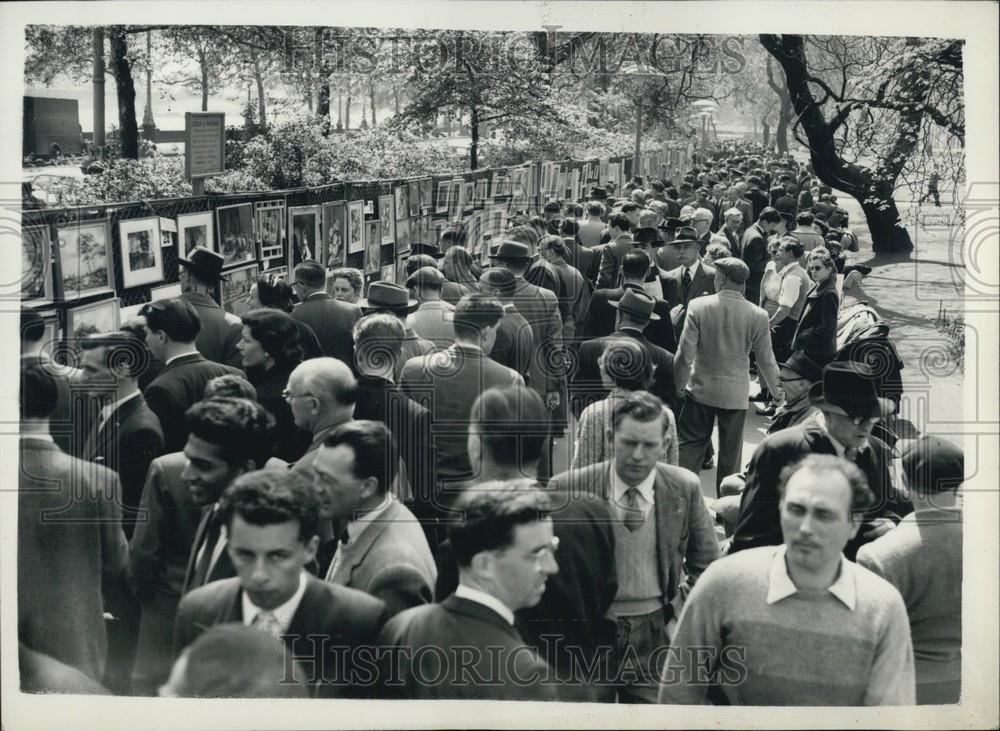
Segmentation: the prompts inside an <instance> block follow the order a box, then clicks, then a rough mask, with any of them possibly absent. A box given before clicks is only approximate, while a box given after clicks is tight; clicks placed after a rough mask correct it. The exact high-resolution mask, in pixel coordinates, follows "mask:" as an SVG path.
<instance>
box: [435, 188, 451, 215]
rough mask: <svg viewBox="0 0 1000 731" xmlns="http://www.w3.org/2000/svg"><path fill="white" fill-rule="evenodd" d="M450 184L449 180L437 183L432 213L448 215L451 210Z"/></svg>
mask: <svg viewBox="0 0 1000 731" xmlns="http://www.w3.org/2000/svg"><path fill="white" fill-rule="evenodd" d="M451 189H452V184H451V181H450V180H442V181H441V182H440V183H438V190H437V203H436V205H435V206H434V213H448V211H449V210H450V209H451V207H452V204H451V196H452V190H451Z"/></svg>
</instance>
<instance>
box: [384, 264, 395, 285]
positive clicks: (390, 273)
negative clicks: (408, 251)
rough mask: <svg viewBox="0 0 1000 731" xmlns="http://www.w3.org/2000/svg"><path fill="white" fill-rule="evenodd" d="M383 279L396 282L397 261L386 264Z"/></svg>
mask: <svg viewBox="0 0 1000 731" xmlns="http://www.w3.org/2000/svg"><path fill="white" fill-rule="evenodd" d="M381 276H382V281H383V282H392V283H393V284H395V283H396V264H395V262H393V263H390V264H385V265H384V266H383V267H382V275H381Z"/></svg>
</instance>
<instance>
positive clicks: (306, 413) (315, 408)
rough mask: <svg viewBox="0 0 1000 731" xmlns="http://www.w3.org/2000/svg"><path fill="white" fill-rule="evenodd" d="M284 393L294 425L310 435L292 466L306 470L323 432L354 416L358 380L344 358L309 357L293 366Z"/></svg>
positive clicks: (325, 432) (313, 457)
mask: <svg viewBox="0 0 1000 731" xmlns="http://www.w3.org/2000/svg"><path fill="white" fill-rule="evenodd" d="M358 322H360V320H358ZM284 396H285V400H286V401H287V402H288V405H289V408H290V409H291V410H292V420H293V421H294V422H295V426H297V427H298V428H299V429H302V430H303V431H307V432H309V433H310V434H312V441H311V442H310V443H309V446H308V447H307V448H306V451H305V454H303V455H302V456H301V457H299V459H298V460H296V461H295V462H294V464H293V465H292V469H294V470H296V471H303V470H309V469H310V468H311V467H312V463H313V460H314V459H316V452H317V451H318V450H319V448H320V446H321V445H322V444H323V439H325V438H326V435H327V434H329V433H330V432H332V431H333V430H334V429H336V428H337V427H338V426H340V425H341V424H343V423H345V422H348V421H350V420H351V419H353V418H354V410H355V408H357V401H358V381H357V379H355V377H354V373H352V372H351V369H350V368H348V367H347V364H346V363H344V362H343V361H340V360H337V359H336V358H312V359H310V360H305V361H302V362H301V363H299V364H298V365H297V366H295V370H293V371H292V372H291V374H290V375H289V376H288V386H287V387H286V388H285V393H284ZM262 466H263V465H262Z"/></svg>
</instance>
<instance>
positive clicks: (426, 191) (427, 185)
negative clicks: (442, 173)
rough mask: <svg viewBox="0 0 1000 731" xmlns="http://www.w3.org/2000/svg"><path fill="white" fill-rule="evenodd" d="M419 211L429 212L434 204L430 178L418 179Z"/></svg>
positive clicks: (432, 186)
mask: <svg viewBox="0 0 1000 731" xmlns="http://www.w3.org/2000/svg"><path fill="white" fill-rule="evenodd" d="M419 183H420V211H419V212H420V213H424V214H426V213H429V212H430V211H431V209H432V208H433V206H434V201H433V198H434V181H433V180H432V179H431V178H421V179H420V181H419Z"/></svg>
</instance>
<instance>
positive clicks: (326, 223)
mask: <svg viewBox="0 0 1000 731" xmlns="http://www.w3.org/2000/svg"><path fill="white" fill-rule="evenodd" d="M322 235H323V238H322V241H323V245H322V246H321V247H320V250H319V252H318V255H317V258H316V261H318V262H319V263H320V264H322V265H323V266H325V267H326V268H327V269H329V268H331V267H340V266H344V257H345V256H346V254H347V251H346V249H347V247H346V246H345V244H346V242H347V203H345V202H344V201H334V202H332V203H324V204H323V230H322Z"/></svg>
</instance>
